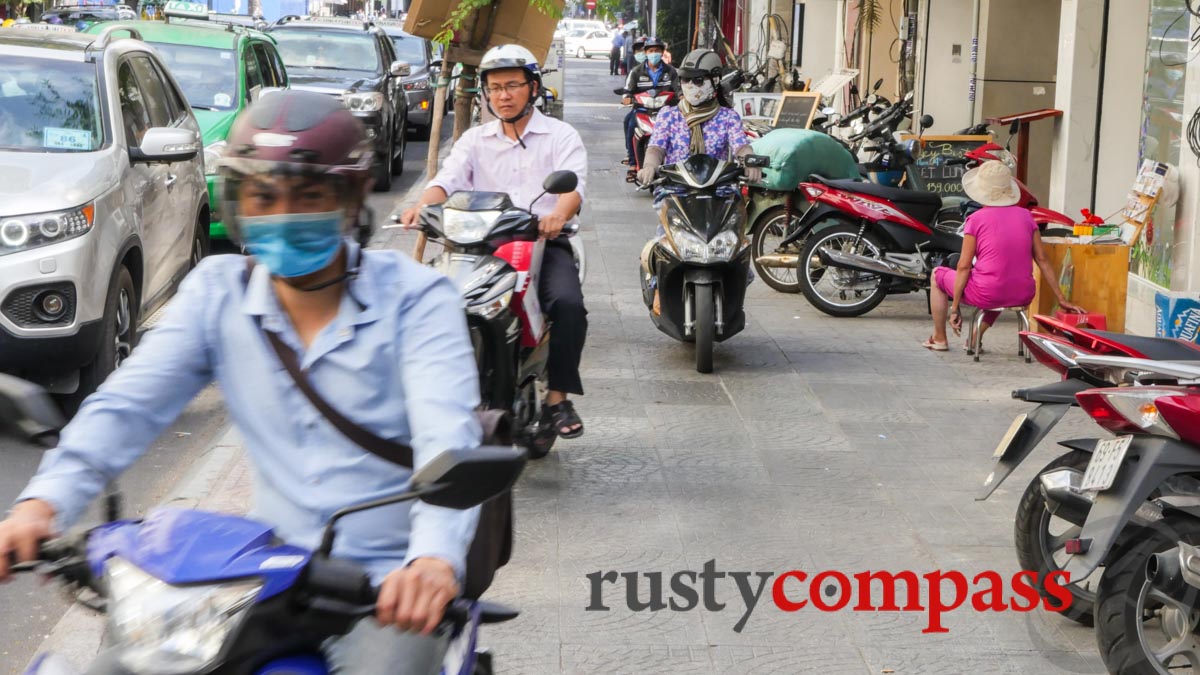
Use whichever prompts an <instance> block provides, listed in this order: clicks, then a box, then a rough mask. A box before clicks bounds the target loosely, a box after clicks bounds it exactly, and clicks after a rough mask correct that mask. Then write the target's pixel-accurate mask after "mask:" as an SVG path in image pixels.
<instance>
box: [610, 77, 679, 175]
mask: <svg viewBox="0 0 1200 675" xmlns="http://www.w3.org/2000/svg"><path fill="white" fill-rule="evenodd" d="M613 93H614V94H620V95H621V96H630V92H629V90H628V89H613ZM632 98H633V109H634V115H636V116H637V127H636V128H634V130H633V158H634V165H633V166H631V167H629V168H630V169H633V170H635V171H640V170H641V168H642V162H644V161H645V159H646V147H647V146H648V145H650V136H652V135H653V134H654V118H655V117H657V116H658V113H659V111H661V110H662V109H663V108H666V107H667V106H671V105H675V92H673V91H670V90H667V91H660V90H658V89H647V90H646V91H643V92H640V93H637V94H632ZM632 182H633V183H635V184H636V185H637V186H638V188H639V189H641V188H644V187H646V186H644V185H642V183H641V181H638V180H637V179H636V178H634V180H633V181H632Z"/></svg>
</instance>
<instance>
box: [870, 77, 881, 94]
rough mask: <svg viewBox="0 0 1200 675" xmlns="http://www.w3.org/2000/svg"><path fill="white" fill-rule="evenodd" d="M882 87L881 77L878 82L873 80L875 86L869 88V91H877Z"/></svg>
mask: <svg viewBox="0 0 1200 675" xmlns="http://www.w3.org/2000/svg"><path fill="white" fill-rule="evenodd" d="M882 86H883V78H882V77H881V78H879V79H878V80H875V86H874V87H871V91H879V88H880V87H882Z"/></svg>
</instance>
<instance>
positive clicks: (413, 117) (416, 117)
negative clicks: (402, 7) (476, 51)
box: [375, 19, 442, 139]
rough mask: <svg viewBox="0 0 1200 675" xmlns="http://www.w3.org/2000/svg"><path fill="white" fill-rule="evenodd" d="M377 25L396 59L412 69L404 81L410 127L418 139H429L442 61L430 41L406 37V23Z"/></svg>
mask: <svg viewBox="0 0 1200 675" xmlns="http://www.w3.org/2000/svg"><path fill="white" fill-rule="evenodd" d="M375 23H376V25H378V26H379V27H380V28H382V29H383V32H385V33H387V35H388V38H389V39H391V41H392V47H393V48H394V49H395V50H396V58H397V59H398V60H400V61H404V62H405V63H407V64H408V65H409V66H410V67H411V68H412V72H411V73H410V74H409V76H408V77H406V78H404V79H403V80H401V81H400V84H401V86H403V87H404V98H405V99H406V100H407V102H408V127H409V129H412V130H413V131H415V132H416V134H417V137H418V138H420V139H427V138H429V127H430V125H431V124H432V123H433V93H434V92H433V89H434V87H433V85H434V84H436V83H437V74H438V71H439V70H440V69H441V67H442V61H441V58H440V57H435V56H434V52H433V45H432V43H431V42H430V41H429V40H426V39H425V38H422V37H417V36H415V35H410V34H408V33H405V32H404V22H402V21H396V20H393V19H382V20H378V21H376V22H375Z"/></svg>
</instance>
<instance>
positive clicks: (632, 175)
mask: <svg viewBox="0 0 1200 675" xmlns="http://www.w3.org/2000/svg"><path fill="white" fill-rule="evenodd" d="M625 182H626V183H636V182H637V171H636V170H635V169H630V170H629V171H626V172H625Z"/></svg>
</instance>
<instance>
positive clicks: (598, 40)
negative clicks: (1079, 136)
mask: <svg viewBox="0 0 1200 675" xmlns="http://www.w3.org/2000/svg"><path fill="white" fill-rule="evenodd" d="M612 41H613V34H612V33H610V32H608V31H606V30H593V31H588V32H586V33H584V34H583V35H582V36H578V37H568V38H566V40H564V49H565V50H566V53H567V54H568V55H570V56H576V57H579V58H581V59H582V58H584V57H587V58H589V59H590V58H592V57H593V56H608V55H609V54H610V53H611V52H612Z"/></svg>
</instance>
